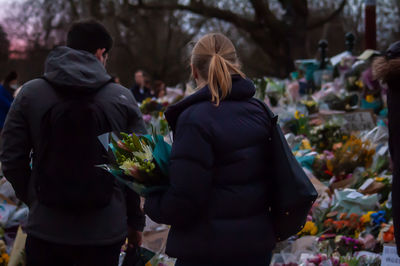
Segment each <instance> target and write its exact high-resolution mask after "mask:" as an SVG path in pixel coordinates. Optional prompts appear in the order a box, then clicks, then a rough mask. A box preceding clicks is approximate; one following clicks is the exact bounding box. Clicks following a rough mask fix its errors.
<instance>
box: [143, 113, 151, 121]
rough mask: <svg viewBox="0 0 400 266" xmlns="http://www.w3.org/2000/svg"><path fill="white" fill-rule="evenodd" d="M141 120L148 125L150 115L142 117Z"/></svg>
mask: <svg viewBox="0 0 400 266" xmlns="http://www.w3.org/2000/svg"><path fill="white" fill-rule="evenodd" d="M143 120H144V122H146V123H149V122H150V121H151V115H149V114H147V115H143Z"/></svg>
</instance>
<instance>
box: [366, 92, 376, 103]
mask: <svg viewBox="0 0 400 266" xmlns="http://www.w3.org/2000/svg"><path fill="white" fill-rule="evenodd" d="M365 100H366V101H367V102H369V103H372V102H373V101H375V98H374V96H373V95H371V94H369V95H367V97H365Z"/></svg>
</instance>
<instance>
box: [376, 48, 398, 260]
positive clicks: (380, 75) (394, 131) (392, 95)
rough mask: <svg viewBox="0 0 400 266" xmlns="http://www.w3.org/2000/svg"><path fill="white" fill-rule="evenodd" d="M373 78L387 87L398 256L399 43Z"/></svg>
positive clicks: (382, 59) (380, 60) (381, 59)
mask: <svg viewBox="0 0 400 266" xmlns="http://www.w3.org/2000/svg"><path fill="white" fill-rule="evenodd" d="M372 67H373V75H374V78H376V79H378V80H381V81H383V82H385V83H386V84H387V85H388V95H387V105H388V119H389V150H390V156H391V159H392V163H393V184H392V211H393V223H394V234H395V239H396V244H397V253H398V254H399V256H400V104H399V103H400V41H398V42H395V43H393V44H392V45H390V46H389V48H388V49H387V50H386V52H385V55H384V56H382V57H378V58H377V59H376V60H375V61H374V62H373V66H372Z"/></svg>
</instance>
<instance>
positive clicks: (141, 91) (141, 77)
mask: <svg viewBox="0 0 400 266" xmlns="http://www.w3.org/2000/svg"><path fill="white" fill-rule="evenodd" d="M150 85H151V83H150V77H149V75H147V73H146V72H144V71H143V70H138V71H136V72H135V84H134V85H133V87H132V89H131V91H132V93H133V96H134V97H135V99H136V101H137V102H138V103H142V102H143V100H144V99H146V98H152V94H151V89H150V88H151V87H150Z"/></svg>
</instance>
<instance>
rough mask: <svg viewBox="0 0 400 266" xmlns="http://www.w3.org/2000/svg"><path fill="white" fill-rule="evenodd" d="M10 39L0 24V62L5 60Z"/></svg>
mask: <svg viewBox="0 0 400 266" xmlns="http://www.w3.org/2000/svg"><path fill="white" fill-rule="evenodd" d="M9 48H10V41H9V40H8V37H7V33H5V31H4V30H3V27H2V26H1V25H0V62H3V61H7V60H8V55H9Z"/></svg>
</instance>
